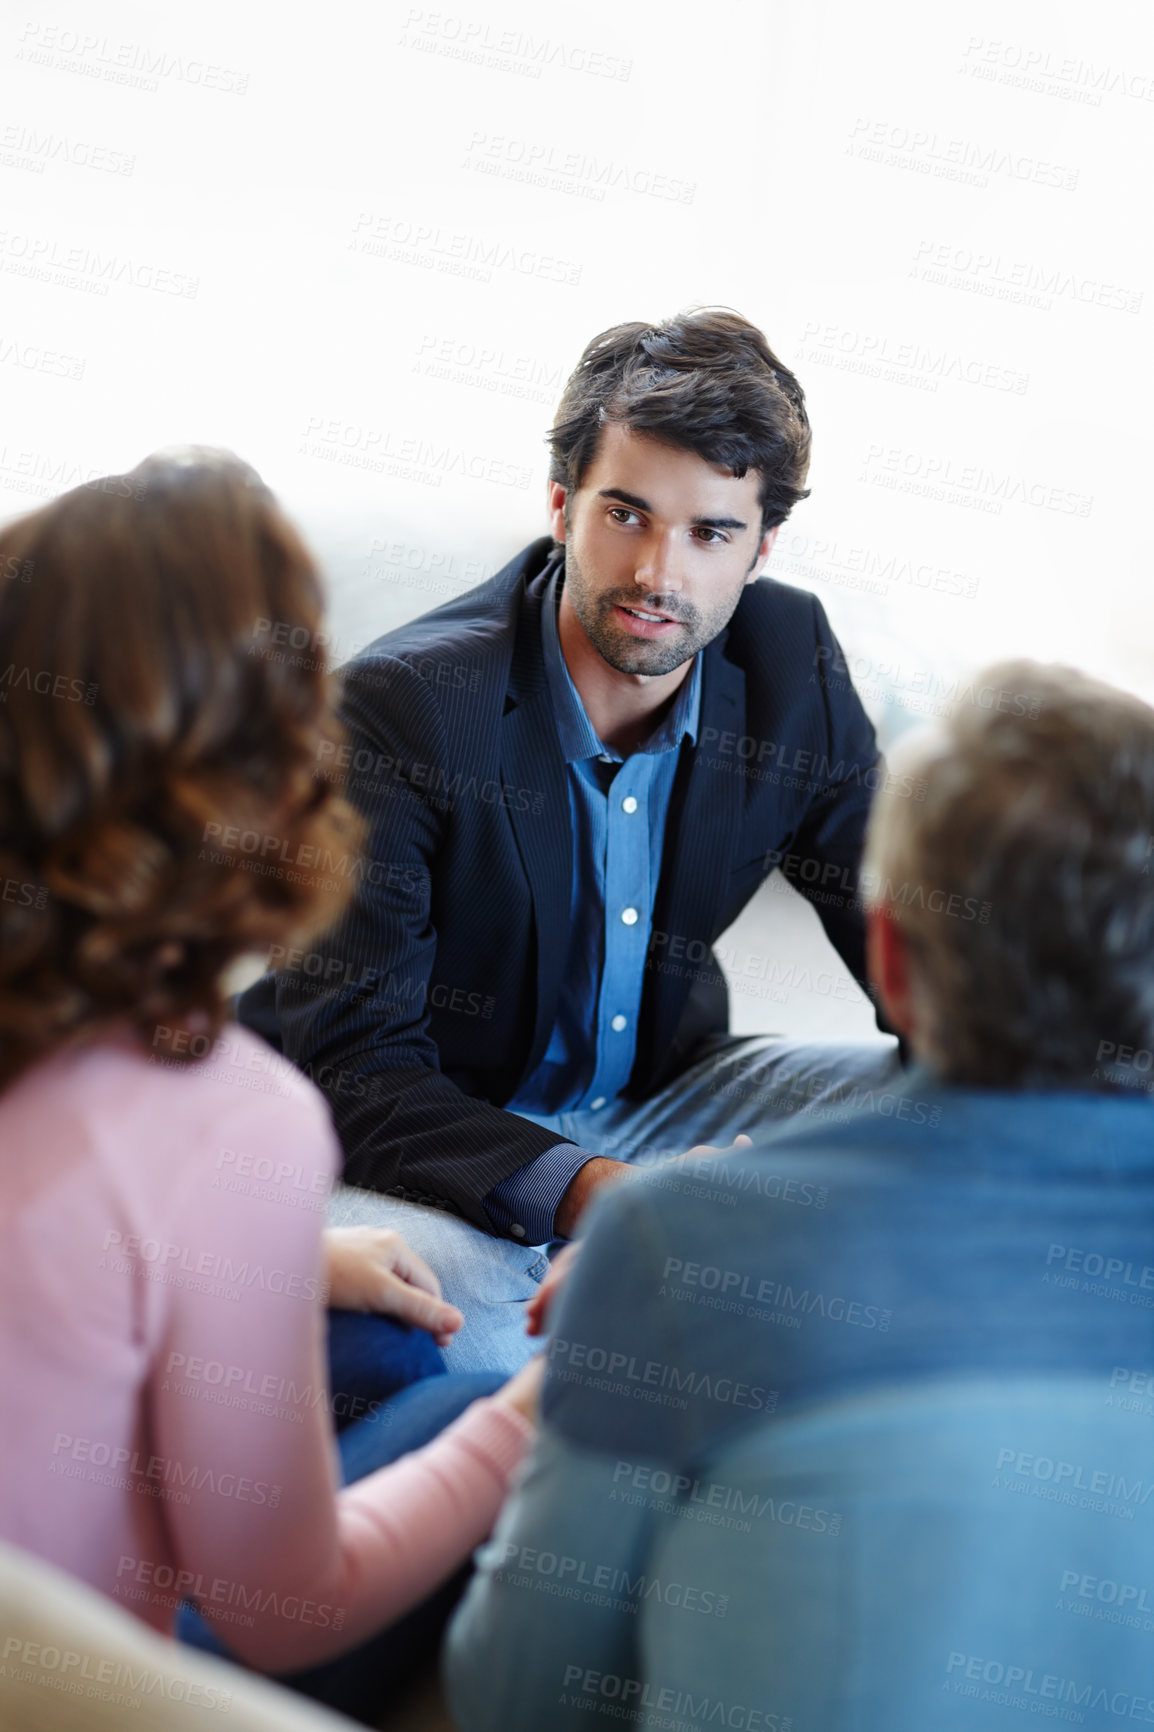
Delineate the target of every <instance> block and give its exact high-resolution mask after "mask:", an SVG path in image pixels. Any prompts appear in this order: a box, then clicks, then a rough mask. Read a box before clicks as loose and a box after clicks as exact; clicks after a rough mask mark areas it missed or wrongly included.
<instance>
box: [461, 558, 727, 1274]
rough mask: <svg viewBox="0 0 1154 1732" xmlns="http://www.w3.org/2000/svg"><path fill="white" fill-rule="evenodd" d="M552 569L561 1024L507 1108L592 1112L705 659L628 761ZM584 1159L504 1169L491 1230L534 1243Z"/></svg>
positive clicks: (493, 1197)
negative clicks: (588, 682) (568, 874)
mask: <svg viewBox="0 0 1154 1732" xmlns="http://www.w3.org/2000/svg"><path fill="white" fill-rule="evenodd" d="M560 600H561V576H560V573H559V572H558V573H557V574H556V575H555V576H554V578H553V580H552V582H551V583H550V585H549V588H548V590H547V591H546V594H545V597H544V601H543V605H542V608H541V643H542V650H543V653H544V659H545V671H546V675H547V677H548V681H549V689H550V693H551V696H552V700H553V713H554V715H555V716H556V718H557V730H558V733H559V735H560V739H561V750H562V753H563V754H564V758H565V762H566V764H567V765H568V766H569V808H570V817H571V822H572V827H573V889H572V899H571V903H570V913H569V923H570V941H569V957H568V962H567V965H566V970H565V981H564V985H563V986H562V989H561V999H560V1003H559V1005H558V1010H557V1020H556V1022H555V1023H554V1026H553V1033H552V1036H551V1038H550V1041H549V1045H548V1047H547V1049H546V1051H545V1055H544V1057H543V1059H542V1060H541V1062H540V1064H539V1065H538V1066H537V1069H536V1070H535V1071H534V1072H533V1074H532V1075H531V1076H529V1077H527V1078H526V1079H525V1082H524V1083H523V1084H522V1086H521V1088H520V1089H519V1090H518V1092H517V1095H516V1096H515V1098H514V1099H513V1100H511V1101H509V1102H508V1103H507V1110H508V1111H509V1112H513V1113H515V1112H524V1113H532V1114H543V1115H552V1114H554V1113H560V1112H568V1111H571V1110H573V1109H574V1108H579V1107H588V1108H592V1109H593V1110H594V1111H596V1110H598V1109H599V1108H600V1107H602V1106H604V1105H606V1104H607V1103H608V1102H609V1101H611V1100H613V1099H614V1098H615V1097H616V1096H617V1095H618V1094H620V1092H621V1090H622V1089H623V1088H624V1087H625V1084H626V1083H627V1082H628V1080H629V1074H630V1072H631V1070H632V1069H633V1059H634V1052H635V1048H636V1031H637V1017H638V1013H639V1011H640V1008H641V991H642V987H643V984H644V978H645V954H646V951H647V949H648V947H649V934H650V926H651V923H652V918H653V901H654V897H655V895H656V891H657V879H658V876H659V874H660V870H661V854H662V846H663V843H664V839H665V821H666V817H667V814H668V811H669V799H670V795H671V793H672V791H673V780H674V776H675V775H676V772H677V764H678V759H679V755H680V747H681V744H682V741H683V740H686V739H688V740H689V741H690V742H691V743H694V744H695V743H696V740H697V727H698V720H699V716H700V711H701V657H700V655H697V656H695V657H694V660H693V665H692V667H691V669H690V672H689V674H688V676H687V678H686V679H685V680H684V681H683V683H682V685H681V687H680V688H679V690H678V693H677V696H676V699H675V700H674V703H673V705H672V707H671V709H670V711H669V714H668V715H667V716H666V718H665V720H664V721H663V722H662V723H661V725H660V726H659V727H658V728H656V729H655V730H654V732H653V733H652V734H651V735H650V736H649V738H648V739H647V740H646V741H645V744H644V745H643V746H642V747H640V748H639V749H638V750H637V751H635V752H633V753H632V754H631V755H630V756H629V757H628V758H623V757H622V756H621V754H620V752H618V751H616V750H615V749H614V748H613V747H612V746H607V745H605V744H604V742H603V741H602V740H600V739H599V738H598V736H597V734H596V732H595V731H594V728H593V724H592V723H591V722H590V720H589V717H588V716H587V715H586V713H585V708H584V705H583V704H582V702H581V699H580V697H579V696H578V693H577V688H576V686H575V685H574V684H573V681H572V679H571V678H570V676H569V670H568V668H567V667H566V666H565V658H564V655H563V654H562V651H561V641H560V637H559V634H558V629H557V610H558V607H559V605H560ZM590 1158H591V1157H590V1155H589V1151H588V1150H586V1149H581V1148H578V1147H577V1146H576V1145H575V1144H572V1143H559V1144H558V1145H557V1147H556V1148H554V1149H548V1150H546V1152H545V1153H544V1154H543V1155H538V1157H537V1159H536V1160H535V1161H531V1162H530V1163H529V1164H528V1166H526V1167H522V1168H520V1169H519V1170H518V1171H517V1172H515V1173H512V1174H510V1176H509V1177H508V1178H507V1179H504V1180H502V1182H501V1183H500V1184H499V1185H497V1186H495V1187H494V1189H493V1190H492V1191H490V1192H489V1194H488V1196H487V1197H486V1198H485V1208H486V1210H487V1212H488V1214H489V1216H490V1217H491V1219H492V1221H493V1223H494V1225H495V1226H496V1227H497V1228H498V1229H500V1230H503V1231H510V1230H513V1229H515V1228H516V1227H520V1228H521V1229H522V1232H521V1233H518V1234H517V1235H516V1236H517V1237H519V1238H520V1237H524V1239H525V1240H526V1242H527V1243H529V1244H539V1243H541V1242H543V1241H544V1240H546V1239H548V1238H549V1237H550V1236H551V1235H552V1232H553V1216H554V1213H555V1211H556V1208H557V1205H558V1203H559V1202H560V1201H561V1198H562V1196H563V1195H564V1192H565V1190H566V1187H567V1186H568V1184H569V1182H570V1180H571V1179H572V1177H573V1175H574V1173H576V1172H577V1171H578V1169H579V1168H580V1167H582V1166H584V1164H585V1162H586V1161H587V1160H589V1159H590Z"/></svg>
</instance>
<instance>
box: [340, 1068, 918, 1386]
mask: <svg viewBox="0 0 1154 1732" xmlns="http://www.w3.org/2000/svg"><path fill="white" fill-rule="evenodd" d="M900 1074H901V1067H900V1064H899V1060H898V1049H897V1042H896V1041H895V1040H893V1039H891V1038H890V1037H889V1036H885V1035H879V1036H877V1037H876V1039H873V1040H869V1041H860V1042H843V1043H840V1044H837V1045H834V1044H832V1043H827V1042H822V1043H818V1042H813V1041H800V1040H792V1039H789V1038H787V1037H785V1036H781V1035H756V1036H753V1037H748V1038H747V1037H742V1036H739V1035H728V1034H725V1035H715V1036H713V1037H712V1038H711V1039H709V1040H707V1041H704V1042H703V1043H702V1045H701V1046H700V1047H699V1048H698V1049H697V1052H696V1054H695V1057H694V1061H693V1063H691V1064H690V1065H688V1066H687V1067H686V1069H685V1070H684V1071H683V1072H682V1073H681V1075H680V1076H678V1077H675V1078H674V1080H673V1081H672V1082H671V1083H669V1084H667V1086H666V1087H665V1088H663V1089H660V1090H659V1091H658V1092H657V1093H656V1094H654V1095H651V1096H650V1098H649V1099H648V1100H646V1101H627V1100H621V1099H618V1100H614V1101H610V1102H609V1103H608V1104H607V1105H606V1106H605V1107H603V1108H602V1110H601V1111H600V1112H593V1111H592V1109H590V1108H585V1109H583V1110H582V1111H579V1112H569V1113H556V1114H554V1115H553V1116H552V1117H544V1116H541V1115H537V1114H533V1113H521V1114H519V1115H518V1116H519V1117H520V1118H526V1119H532V1121H533V1123H534V1124H539V1125H544V1126H546V1127H547V1128H548V1129H549V1130H553V1131H556V1132H557V1134H558V1136H559V1137H565V1138H568V1139H569V1140H570V1141H571V1142H575V1143H577V1144H579V1145H580V1147H581V1148H583V1149H588V1150H589V1152H590V1154H593V1155H608V1156H611V1157H612V1158H613V1159H614V1160H618V1161H628V1162H630V1163H632V1164H634V1165H644V1164H648V1163H651V1162H657V1161H659V1160H662V1159H665V1158H667V1157H668V1156H670V1155H675V1154H681V1153H684V1151H685V1150H686V1149H689V1148H691V1147H693V1146H694V1144H696V1143H713V1144H715V1145H717V1146H719V1147H721V1146H725V1145H728V1144H730V1143H732V1141H733V1139H734V1137H736V1136H737V1135H739V1134H740V1133H742V1132H744V1133H745V1134H747V1135H749V1136H752V1137H753V1138H754V1139H755V1141H764V1140H765V1139H766V1137H767V1136H769V1135H771V1134H773V1133H774V1132H776V1131H778V1130H782V1129H785V1128H787V1127H788V1126H790V1125H792V1124H795V1123H797V1122H798V1120H799V1115H801V1116H802V1119H803V1120H804V1115H805V1114H807V1113H815V1112H816V1113H818V1114H820V1116H821V1117H822V1118H823V1119H824V1120H825V1121H826V1122H827V1123H828V1122H829V1121H830V1120H831V1119H833V1118H836V1117H837V1115H838V1114H839V1113H844V1114H846V1115H848V1113H849V1112H851V1111H852V1110H853V1106H854V1100H855V1098H857V1099H860V1098H861V1095H862V1092H863V1091H866V1090H874V1091H884V1090H886V1089H892V1088H893V1087H894V1085H895V1081H896V1080H897V1079H898V1078H899V1077H900ZM360 1223H365V1224H368V1225H371V1226H379V1227H392V1228H393V1229H395V1231H397V1232H399V1233H401V1234H402V1235H403V1237H404V1238H405V1239H406V1240H407V1242H408V1243H409V1244H410V1245H411V1246H412V1248H413V1250H414V1251H416V1252H418V1253H419V1255H420V1256H422V1257H423V1258H424V1259H425V1261H426V1262H427V1263H428V1264H429V1265H430V1266H431V1267H432V1269H433V1270H434V1271H435V1272H436V1274H437V1276H438V1278H439V1280H440V1282H441V1287H442V1290H443V1292H444V1296H445V1298H446V1299H447V1300H448V1301H449V1303H450V1304H452V1305H456V1306H457V1307H458V1309H459V1310H460V1311H462V1312H463V1313H464V1317H465V1322H464V1325H463V1327H462V1328H461V1329H460V1330H459V1332H458V1333H457V1334H456V1335H455V1336H454V1337H453V1340H452V1341H451V1342H450V1344H449V1346H448V1347H446V1348H445V1350H444V1353H445V1364H446V1366H447V1367H448V1369H449V1370H450V1371H451V1372H458V1371H464V1372H475V1371H501V1372H504V1373H505V1374H506V1375H509V1374H511V1373H512V1372H514V1371H516V1370H518V1369H519V1367H520V1366H522V1365H523V1364H524V1363H525V1361H526V1360H527V1359H529V1358H530V1356H531V1353H532V1350H533V1346H534V1343H533V1342H532V1341H531V1340H530V1339H529V1338H528V1337H527V1336H526V1334H525V1319H524V1309H525V1302H526V1301H527V1300H528V1299H531V1298H532V1297H533V1294H534V1293H535V1292H536V1290H537V1286H538V1284H539V1282H540V1281H541V1279H542V1277H543V1276H544V1274H545V1271H546V1269H547V1268H548V1267H549V1256H548V1247H547V1246H544V1245H521V1244H518V1243H517V1242H516V1241H515V1240H513V1239H499V1238H496V1237H494V1236H493V1235H492V1234H489V1233H482V1232H481V1231H480V1230H479V1229H478V1228H477V1227H474V1226H472V1225H471V1224H470V1223H469V1222H468V1221H462V1220H461V1219H460V1218H459V1217H458V1216H456V1215H450V1214H448V1213H446V1212H445V1211H444V1210H441V1209H429V1208H425V1207H423V1206H422V1205H421V1204H419V1203H405V1202H401V1201H400V1200H399V1199H397V1198H395V1197H382V1196H379V1195H377V1193H376V1192H373V1191H359V1190H352V1189H350V1188H348V1187H340V1188H338V1190H337V1191H335V1192H334V1194H333V1197H332V1200H331V1202H330V1207H329V1224H330V1225H331V1226H338V1225H339V1226H353V1225H357V1224H360Z"/></svg>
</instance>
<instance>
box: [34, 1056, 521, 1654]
mask: <svg viewBox="0 0 1154 1732" xmlns="http://www.w3.org/2000/svg"><path fill="white" fill-rule="evenodd" d="M337 1167H338V1150H337V1145H336V1140H335V1138H334V1135H333V1131H332V1128H331V1125H330V1123H329V1117H328V1112H327V1109H326V1107H325V1105H324V1102H323V1099H322V1097H321V1095H320V1094H319V1092H318V1091H317V1090H316V1089H315V1088H314V1087H313V1086H312V1084H311V1083H309V1082H308V1081H306V1080H305V1078H303V1077H302V1076H301V1075H300V1074H299V1073H298V1072H296V1071H294V1070H293V1069H292V1067H291V1066H290V1065H288V1064H287V1063H285V1062H284V1061H283V1060H282V1059H280V1058H279V1057H278V1056H277V1055H276V1054H275V1053H273V1052H272V1051H271V1050H270V1049H269V1048H268V1047H267V1046H265V1045H264V1044H263V1043H262V1042H261V1041H259V1040H257V1039H256V1037H255V1036H253V1035H251V1034H249V1033H247V1031H245V1030H243V1029H240V1028H237V1027H232V1026H230V1027H229V1028H228V1029H227V1030H226V1032H225V1035H224V1037H223V1039H222V1041H221V1043H220V1044H219V1045H218V1047H217V1048H216V1049H215V1051H214V1052H213V1053H212V1054H211V1055H210V1056H209V1057H207V1058H206V1059H205V1060H204V1061H203V1062H202V1063H200V1064H196V1065H193V1066H191V1067H190V1068H187V1069H185V1068H178V1067H177V1066H176V1065H174V1064H172V1063H171V1062H168V1063H166V1062H165V1060H164V1058H163V1057H161V1056H155V1057H153V1056H150V1055H148V1054H146V1053H142V1052H140V1051H139V1050H138V1049H137V1048H135V1047H134V1046H133V1045H132V1044H131V1043H130V1042H129V1041H128V1040H127V1038H126V1039H124V1040H123V1041H120V1042H114V1041H109V1042H106V1043H104V1044H102V1045H100V1046H99V1047H94V1048H92V1049H91V1050H89V1051H87V1052H78V1053H69V1054H62V1055H58V1056H57V1057H55V1058H53V1059H51V1060H49V1061H48V1062H46V1063H44V1064H42V1065H40V1066H38V1067H37V1068H36V1069H34V1070H33V1071H31V1072H29V1073H28V1074H27V1075H25V1076H24V1077H22V1078H20V1079H19V1080H18V1081H17V1082H16V1083H15V1084H13V1085H12V1086H11V1087H10V1088H9V1089H8V1090H6V1091H5V1092H4V1093H3V1094H0V1389H2V1390H3V1395H2V1397H0V1535H2V1536H3V1537H4V1538H5V1539H8V1540H10V1541H12V1542H13V1543H14V1544H16V1545H18V1546H23V1547H25V1548H26V1549H27V1550H29V1551H32V1552H35V1553H38V1554H39V1555H40V1556H41V1557H44V1558H47V1559H49V1560H50V1561H51V1562H53V1563H55V1564H58V1565H61V1566H62V1567H63V1568H65V1569H67V1570H70V1571H71V1572H72V1573H73V1574H74V1575H76V1576H79V1577H81V1578H82V1579H83V1580H84V1581H86V1582H90V1583H91V1584H92V1585H93V1586H94V1587H97V1588H100V1589H102V1590H103V1591H104V1592H105V1593H107V1594H110V1595H112V1596H114V1597H115V1598H117V1599H118V1600H120V1601H121V1602H122V1603H123V1604H125V1605H126V1606H128V1607H130V1608H131V1609H132V1610H133V1611H135V1612H136V1613H137V1614H138V1615H139V1616H140V1617H141V1618H143V1619H144V1620H145V1622H146V1623H149V1624H151V1625H153V1626H154V1627H155V1628H157V1629H159V1630H162V1631H169V1630H171V1627H172V1622H173V1617H174V1613H175V1609H176V1606H177V1605H178V1603H179V1602H180V1600H181V1599H182V1598H184V1597H191V1598H195V1599H197V1600H199V1601H200V1602H201V1603H202V1605H203V1606H204V1608H205V1609H206V1611H207V1613H208V1615H209V1617H210V1618H211V1619H212V1621H213V1625H214V1628H216V1629H217V1630H218V1631H219V1632H220V1635H221V1637H222V1639H223V1640H224V1641H225V1642H226V1643H227V1644H228V1646H229V1647H230V1648H233V1649H234V1650H235V1651H236V1652H237V1653H238V1654H240V1655H241V1656H242V1657H243V1658H244V1659H246V1660H248V1661H249V1662H250V1663H251V1664H254V1665H256V1666H259V1667H262V1668H264V1669H266V1670H269V1671H287V1670H296V1669H297V1668H299V1667H302V1666H307V1665H311V1664H313V1663H314V1662H316V1661H319V1660H322V1659H327V1658H330V1657H332V1656H335V1655H336V1654H338V1653H341V1652H343V1651H344V1650H345V1649H347V1648H350V1647H352V1646H353V1645H355V1644H356V1643H357V1642H359V1641H361V1640H362V1639H363V1638H364V1637H366V1636H368V1635H370V1634H371V1633H373V1632H374V1631H376V1630H378V1629H380V1628H381V1627H382V1626H384V1625H385V1624H387V1623H389V1622H390V1621H391V1620H393V1619H394V1618H396V1617H398V1616H399V1615H400V1614H401V1613H402V1612H404V1611H406V1610H407V1609H408V1608H409V1607H410V1606H412V1605H414V1604H416V1603H417V1601H419V1600H420V1599H422V1598H423V1597H424V1596H425V1595H426V1594H427V1593H428V1592H429V1591H430V1590H431V1589H432V1588H433V1587H435V1586H436V1585H437V1584H438V1583H439V1582H440V1581H441V1580H443V1579H444V1578H445V1577H446V1576H448V1575H449V1574H450V1573H451V1571H452V1570H453V1568H455V1567H456V1565H457V1564H459V1563H460V1562H462V1561H463V1559H464V1558H465V1557H466V1555H467V1554H468V1552H469V1551H470V1550H471V1549H472V1548H473V1547H474V1546H475V1545H477V1544H479V1542H480V1541H481V1540H482V1539H483V1538H484V1536H485V1534H486V1533H487V1532H488V1531H489V1529H490V1527H491V1526H492V1523H493V1520H494V1517H495V1516H496V1513H497V1511H498V1509H499V1507H500V1504H501V1500H502V1497H503V1496H504V1493H505V1491H506V1489H507V1486H508V1482H509V1478H510V1475H511V1473H512V1471H513V1469H514V1468H515V1467H516V1466H517V1464H518V1463H519V1461H520V1460H521V1457H522V1455H523V1453H524V1451H525V1448H526V1446H527V1444H528V1442H529V1440H530V1438H531V1436H532V1427H531V1426H530V1425H529V1424H528V1423H527V1422H526V1421H524V1420H523V1419H522V1418H521V1417H520V1415H519V1414H517V1413H515V1412H514V1411H512V1410H511V1409H509V1408H508V1407H505V1406H503V1405H500V1404H498V1403H497V1402H494V1401H491V1400H490V1401H479V1402H476V1403H474V1405H473V1406H472V1407H470V1408H469V1410H468V1411H467V1412H466V1413H465V1414H463V1415H462V1417H461V1418H460V1419H459V1420H457V1421H456V1422H455V1424H453V1425H452V1426H450V1427H449V1428H448V1430H446V1431H445V1432H444V1433H443V1434H442V1435H441V1436H440V1437H439V1438H438V1439H436V1441H435V1442H433V1443H432V1444H430V1445H429V1446H428V1447H427V1448H425V1449H422V1450H420V1451H418V1452H416V1453H415V1454H413V1455H411V1456H408V1457H406V1458H405V1459H404V1460H402V1461H399V1462H397V1463H396V1464H395V1465H394V1466H392V1467H387V1468H382V1469H381V1470H380V1471H379V1472H378V1473H375V1474H372V1475H371V1476H370V1477H369V1478H367V1479H364V1480H362V1481H360V1483H359V1484H357V1485H355V1486H350V1487H349V1488H348V1489H346V1490H344V1491H338V1489H337V1488H338V1475H337V1467H336V1455H335V1449H334V1445H333V1440H332V1421H331V1416H330V1414H329V1410H328V1395H327V1378H326V1369H325V1360H324V1355H323V1326H324V1311H323V1298H324V1293H323V1279H322V1246H321V1233H322V1229H323V1226H324V1201H325V1196H326V1193H327V1192H328V1189H329V1186H330V1184H331V1182H332V1179H333V1175H334V1173H335V1172H336V1171H337Z"/></svg>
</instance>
